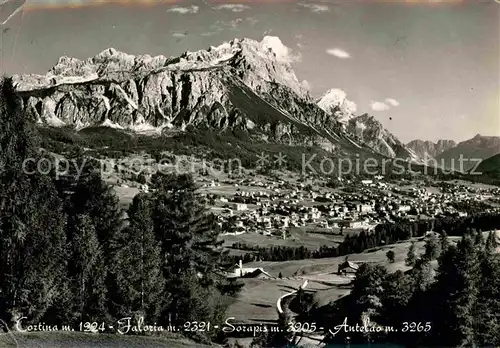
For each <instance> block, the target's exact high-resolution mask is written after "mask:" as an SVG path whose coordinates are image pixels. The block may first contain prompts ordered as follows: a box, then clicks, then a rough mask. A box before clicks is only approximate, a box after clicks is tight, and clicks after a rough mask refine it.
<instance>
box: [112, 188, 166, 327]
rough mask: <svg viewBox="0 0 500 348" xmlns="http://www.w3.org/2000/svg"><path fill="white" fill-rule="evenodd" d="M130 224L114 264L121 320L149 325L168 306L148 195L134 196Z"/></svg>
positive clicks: (117, 241) (118, 238) (120, 239)
mask: <svg viewBox="0 0 500 348" xmlns="http://www.w3.org/2000/svg"><path fill="white" fill-rule="evenodd" d="M128 221H129V224H128V226H127V227H125V228H124V229H123V230H121V231H120V232H118V233H117V234H116V236H115V239H114V240H113V244H114V245H116V246H120V247H117V248H116V252H115V254H114V255H113V262H112V264H111V269H112V276H113V279H114V280H115V282H116V283H115V294H114V297H115V300H114V301H115V306H116V307H115V310H114V312H115V313H114V314H115V316H117V318H123V317H134V316H136V317H137V316H142V317H145V322H155V321H157V320H158V318H159V315H160V314H161V310H162V308H163V306H164V305H165V300H166V299H165V298H164V297H165V293H164V289H165V279H164V278H163V273H162V268H163V262H162V258H161V247H160V243H159V242H158V240H157V239H156V238H155V235H154V231H153V219H152V202H151V200H150V199H149V197H148V196H147V195H145V194H141V193H140V194H138V195H136V196H135V197H134V199H133V201H132V204H131V205H130V207H129V209H128Z"/></svg>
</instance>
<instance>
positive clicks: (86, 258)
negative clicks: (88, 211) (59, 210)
mask: <svg viewBox="0 0 500 348" xmlns="http://www.w3.org/2000/svg"><path fill="white" fill-rule="evenodd" d="M69 221H70V222H69V224H70V226H71V229H69V243H70V247H71V255H70V261H69V276H70V278H71V282H72V285H73V286H72V290H73V294H72V295H73V305H74V310H73V313H74V320H75V322H85V321H88V322H94V321H95V322H98V321H103V320H106V319H107V308H106V299H107V288H106V284H105V281H106V275H107V272H106V264H105V262H104V254H103V248H102V247H101V245H100V243H99V240H98V238H97V233H96V231H95V228H94V225H93V223H92V219H91V218H90V217H88V216H87V215H77V216H74V217H71V218H70V219H69Z"/></svg>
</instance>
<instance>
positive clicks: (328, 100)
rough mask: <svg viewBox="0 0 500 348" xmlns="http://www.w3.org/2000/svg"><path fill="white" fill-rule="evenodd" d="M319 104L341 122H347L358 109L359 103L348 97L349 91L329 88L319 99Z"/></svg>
mask: <svg viewBox="0 0 500 348" xmlns="http://www.w3.org/2000/svg"><path fill="white" fill-rule="evenodd" d="M317 104H318V106H319V107H320V108H321V109H323V110H324V111H325V112H327V113H329V114H330V115H332V116H335V117H336V118H337V120H338V121H339V122H342V123H347V122H348V121H349V120H350V119H351V118H352V117H353V116H354V113H355V112H356V110H357V105H356V103H354V102H353V101H350V100H348V99H347V93H346V92H345V91H343V90H341V89H339V88H332V89H330V90H328V91H327V92H326V93H325V94H324V95H323V96H322V97H321V98H320V99H319V101H318V103H317Z"/></svg>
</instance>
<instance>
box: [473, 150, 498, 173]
mask: <svg viewBox="0 0 500 348" xmlns="http://www.w3.org/2000/svg"><path fill="white" fill-rule="evenodd" d="M476 171H477V172H480V173H484V174H486V175H489V176H491V177H495V178H500V154H497V155H495V156H492V157H490V158H487V159H485V160H483V161H481V164H479V167H477V169H476Z"/></svg>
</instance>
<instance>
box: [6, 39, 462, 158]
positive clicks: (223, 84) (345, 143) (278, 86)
mask: <svg viewBox="0 0 500 348" xmlns="http://www.w3.org/2000/svg"><path fill="white" fill-rule="evenodd" d="M276 44H281V41H280V40H279V38H277V37H270V36H267V37H264V39H263V40H262V41H260V42H259V41H255V40H251V39H246V38H244V39H234V40H232V41H230V42H225V43H223V44H221V45H219V46H217V47H213V46H212V47H210V48H208V49H206V50H200V51H197V52H185V53H184V54H182V55H181V56H178V57H166V56H155V57H152V56H149V55H139V56H134V55H130V54H126V53H123V52H120V51H117V50H115V49H113V48H110V49H107V50H105V51H103V52H101V53H99V54H97V55H96V56H94V57H91V58H88V59H85V60H79V59H76V58H70V57H66V56H63V57H61V58H60V59H59V61H58V62H57V64H56V65H55V66H54V67H53V68H52V69H51V70H50V71H49V72H48V73H47V74H45V75H36V74H28V75H14V76H13V77H12V81H13V84H14V88H15V91H16V93H17V94H18V95H19V96H20V97H21V98H22V101H23V103H22V105H23V108H24V111H25V113H26V114H27V115H28V117H31V118H33V120H35V121H37V122H38V123H40V124H44V125H49V126H56V127H58V126H64V125H66V126H72V127H74V128H76V129H82V128H86V127H93V126H106V127H112V128H117V129H123V130H126V131H134V132H141V133H151V134H160V133H163V134H169V133H173V132H189V131H203V130H206V129H209V130H211V131H215V132H244V133H245V134H247V135H248V136H249V137H250V138H251V139H254V140H255V141H263V142H268V143H279V144H287V145H306V146H311V145H316V146H319V147H321V148H322V149H324V150H326V151H328V152H330V153H339V154H340V153H342V154H344V155H347V156H350V155H353V154H354V153H359V152H362V153H365V154H368V155H369V154H376V155H383V156H386V157H391V158H395V157H398V158H404V159H408V160H410V161H412V162H416V163H425V162H426V155H430V156H432V157H433V158H434V157H436V156H439V155H440V154H443V153H445V152H446V151H450V150H451V147H452V146H453V145H454V144H453V142H451V141H444V142H438V144H431V143H427V142H419V141H414V142H411V143H409V144H408V145H405V144H404V143H402V142H401V141H400V140H398V139H397V137H396V136H394V135H393V134H391V133H390V132H388V131H387V130H386V129H384V127H383V126H382V125H381V123H380V122H378V121H377V120H376V119H375V118H374V117H373V116H370V115H368V114H363V115H355V113H356V111H357V107H356V104H355V103H354V102H352V101H350V100H348V99H347V94H346V93H345V92H344V91H342V90H340V89H330V90H329V91H327V92H326V93H325V94H324V95H323V96H322V97H321V98H319V99H315V98H313V97H312V96H310V94H309V92H308V90H307V89H306V88H305V83H304V82H301V81H299V79H298V78H297V76H296V75H295V73H294V71H293V69H292V67H291V64H290V62H289V61H288V60H286V59H284V58H283V57H281V56H280V55H279V54H277V53H276V52H275V50H273V47H274V46H275V45H276ZM459 145H460V144H459Z"/></svg>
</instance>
